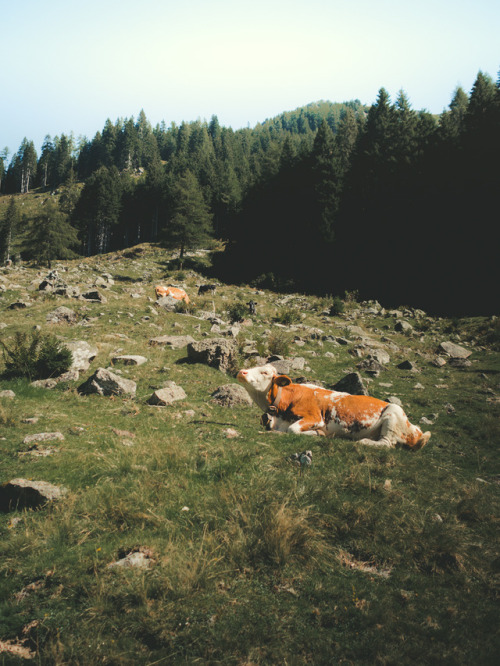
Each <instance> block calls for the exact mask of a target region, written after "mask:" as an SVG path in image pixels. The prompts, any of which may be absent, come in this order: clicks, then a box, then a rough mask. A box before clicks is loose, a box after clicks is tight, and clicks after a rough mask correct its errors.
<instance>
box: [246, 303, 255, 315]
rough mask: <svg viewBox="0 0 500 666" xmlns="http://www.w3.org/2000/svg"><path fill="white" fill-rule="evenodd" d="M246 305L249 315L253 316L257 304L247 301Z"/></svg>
mask: <svg viewBox="0 0 500 666" xmlns="http://www.w3.org/2000/svg"><path fill="white" fill-rule="evenodd" d="M247 305H248V312H249V313H250V314H251V315H254V314H255V313H256V307H257V303H256V302H255V301H248V303H247Z"/></svg>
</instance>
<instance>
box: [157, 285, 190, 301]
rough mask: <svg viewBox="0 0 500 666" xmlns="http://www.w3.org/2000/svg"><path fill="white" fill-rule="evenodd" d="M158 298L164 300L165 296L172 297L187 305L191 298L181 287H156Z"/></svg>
mask: <svg viewBox="0 0 500 666" xmlns="http://www.w3.org/2000/svg"><path fill="white" fill-rule="evenodd" d="M155 294H156V298H162V297H163V296H171V297H172V298H175V299H177V300H178V301H184V302H185V303H186V304H187V303H189V296H188V295H187V294H186V292H185V291H184V289H180V288H179V287H161V286H157V287H155Z"/></svg>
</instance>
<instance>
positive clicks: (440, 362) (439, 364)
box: [432, 356, 446, 368]
mask: <svg viewBox="0 0 500 666" xmlns="http://www.w3.org/2000/svg"><path fill="white" fill-rule="evenodd" d="M432 365H435V366H436V368H442V367H443V365H446V360H445V359H444V358H443V357H442V356H436V358H435V359H434V360H433V361H432Z"/></svg>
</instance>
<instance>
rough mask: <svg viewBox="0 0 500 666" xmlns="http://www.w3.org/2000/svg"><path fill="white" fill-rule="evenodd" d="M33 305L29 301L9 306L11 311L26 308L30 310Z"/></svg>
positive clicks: (16, 302) (17, 302)
mask: <svg viewBox="0 0 500 666" xmlns="http://www.w3.org/2000/svg"><path fill="white" fill-rule="evenodd" d="M32 305H33V303H29V302H28V301H15V302H14V303H11V304H10V305H9V310H24V309H25V308H30V307H31V306H32Z"/></svg>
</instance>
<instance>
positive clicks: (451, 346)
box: [438, 342, 472, 358]
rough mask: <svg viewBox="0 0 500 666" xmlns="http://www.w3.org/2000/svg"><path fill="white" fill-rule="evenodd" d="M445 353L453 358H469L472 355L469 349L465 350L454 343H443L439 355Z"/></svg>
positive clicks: (439, 348)
mask: <svg viewBox="0 0 500 666" xmlns="http://www.w3.org/2000/svg"><path fill="white" fill-rule="evenodd" d="M441 352H444V353H445V354H448V356H451V358H469V356H470V355H471V354H472V352H470V351H469V350H468V349H464V348H463V347H460V346H459V345H456V344H455V343H454V342H441V344H440V345H439V347H438V353H441Z"/></svg>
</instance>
